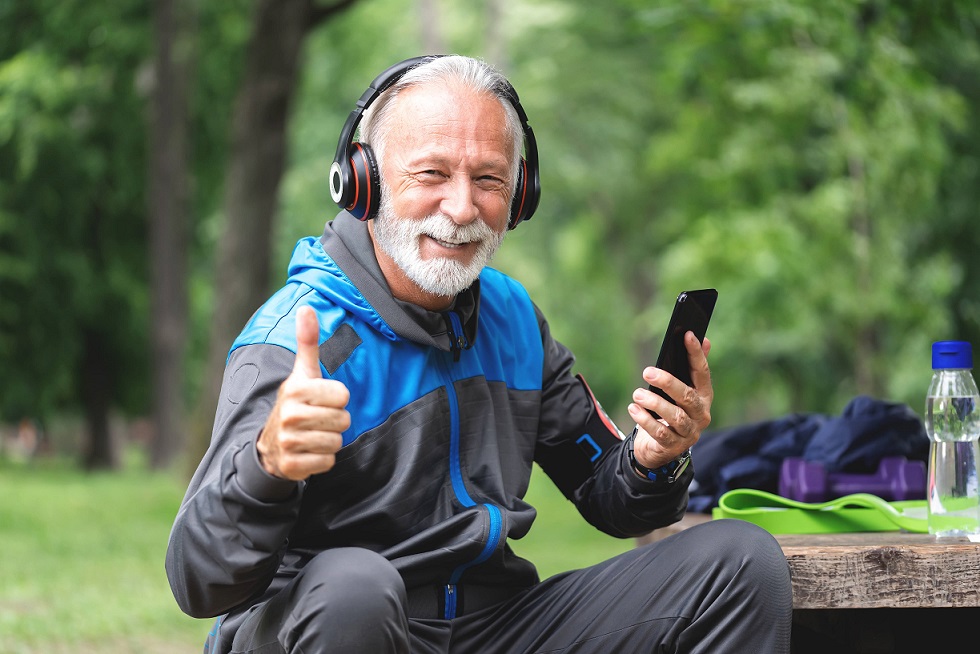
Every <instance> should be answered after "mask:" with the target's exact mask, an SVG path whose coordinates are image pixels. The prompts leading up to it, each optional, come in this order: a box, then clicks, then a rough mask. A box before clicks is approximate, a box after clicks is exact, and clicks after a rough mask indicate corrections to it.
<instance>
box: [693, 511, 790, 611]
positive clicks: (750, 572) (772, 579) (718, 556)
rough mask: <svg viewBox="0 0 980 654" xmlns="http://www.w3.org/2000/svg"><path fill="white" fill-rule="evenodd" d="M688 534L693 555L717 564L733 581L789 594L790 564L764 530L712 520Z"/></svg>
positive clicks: (741, 521) (740, 522)
mask: <svg viewBox="0 0 980 654" xmlns="http://www.w3.org/2000/svg"><path fill="white" fill-rule="evenodd" d="M690 531H691V532H692V533H691V534H690V535H689V536H690V537H691V538H690V541H691V542H689V543H687V546H688V547H690V548H692V550H693V551H692V555H693V556H695V557H700V558H701V559H702V560H704V561H714V562H716V563H717V565H719V566H721V567H723V568H724V569H726V570H728V572H729V573H730V575H731V576H732V578H733V580H741V583H744V584H747V585H750V586H753V585H759V586H762V587H765V588H767V589H768V591H769V592H774V593H777V594H778V593H780V592H781V591H782V593H783V594H784V595H789V594H790V588H791V586H790V576H789V565H788V564H787V563H786V557H785V556H784V555H783V551H782V548H781V547H780V546H779V543H778V542H777V541H776V539H775V538H774V537H773V536H772V534H770V533H769V532H767V531H766V530H764V529H762V528H761V527H759V526H757V525H754V524H752V523H749V522H745V521H744V520H712V521H709V522H706V523H704V524H703V525H699V526H698V527H697V528H696V529H692V530H690Z"/></svg>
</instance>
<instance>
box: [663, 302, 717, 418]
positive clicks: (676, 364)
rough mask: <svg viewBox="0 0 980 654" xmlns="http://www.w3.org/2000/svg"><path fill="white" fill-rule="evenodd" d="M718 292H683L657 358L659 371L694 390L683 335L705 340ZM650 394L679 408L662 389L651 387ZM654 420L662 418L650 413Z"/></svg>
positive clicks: (676, 304)
mask: <svg viewBox="0 0 980 654" xmlns="http://www.w3.org/2000/svg"><path fill="white" fill-rule="evenodd" d="M717 300H718V291H717V289H714V288H702V289H698V290H695V291H684V292H683V293H681V294H680V295H678V296H677V299H676V300H675V301H674V310H673V312H672V313H671V314H670V322H669V323H668V324H667V332H666V333H665V334H664V341H663V343H661V345H660V356H658V357H657V367H658V368H660V369H661V370H666V371H667V372H669V373H670V374H672V375H673V376H674V377H677V378H678V379H679V380H681V381H682V382H684V383H685V384H687V385H688V386H693V385H694V382H693V381H692V380H691V364H690V362H689V361H688V359H687V348H685V347H684V334H686V333H687V332H689V331H690V332H694V335H695V336H697V337H698V340H699V341H703V340H704V336H705V334H706V333H707V331H708V321H710V320H711V313H712V312H713V311H714V309H715V302H716V301H717ZM650 390H651V391H653V392H654V393H656V394H657V395H659V396H660V397H662V398H664V399H665V400H667V401H668V402H670V403H671V404H677V403H676V402H674V400H673V399H672V398H671V397H670V396H669V395H667V393H665V392H664V391H662V390H661V389H659V388H657V387H655V386H650ZM650 414H651V415H652V416H653V417H654V418H659V417H660V416H659V415H657V413H656V412H654V411H650Z"/></svg>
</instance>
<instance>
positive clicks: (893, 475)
mask: <svg viewBox="0 0 980 654" xmlns="http://www.w3.org/2000/svg"><path fill="white" fill-rule="evenodd" d="M852 493H871V494H872V495H877V496H878V497H880V498H882V499H884V500H888V501H894V500H921V499H924V498H925V496H926V464H925V463H924V462H922V461H909V460H908V459H906V458H905V457H904V456H893V457H886V458H884V459H882V460H881V463H879V464H878V471H877V472H875V473H874V474H870V475H862V474H853V473H847V472H827V471H826V470H825V469H824V467H823V464H821V463H818V462H816V461H806V460H805V459H801V458H798V457H790V458H787V459H784V460H783V465H782V467H781V468H780V470H779V494H780V495H782V496H783V497H788V498H790V499H791V500H796V501H798V502H826V501H827V500H832V499H834V498H837V497H841V496H844V495H850V494H852Z"/></svg>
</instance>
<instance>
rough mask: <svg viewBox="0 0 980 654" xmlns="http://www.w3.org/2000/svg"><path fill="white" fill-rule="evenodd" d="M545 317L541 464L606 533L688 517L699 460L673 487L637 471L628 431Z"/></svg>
mask: <svg viewBox="0 0 980 654" xmlns="http://www.w3.org/2000/svg"><path fill="white" fill-rule="evenodd" d="M538 321H539V324H540V327H541V338H542V341H543V344H544V370H543V377H542V399H541V402H542V408H541V423H540V426H539V436H538V442H537V446H536V448H535V461H536V462H537V463H538V464H539V465H540V466H541V468H542V469H543V470H544V471H545V473H547V474H548V476H549V477H550V478H551V479H552V481H554V482H555V484H556V485H557V486H558V488H559V489H561V491H562V493H563V494H564V495H565V497H567V498H568V499H569V500H571V501H572V502H573V503H574V504H575V506H576V508H577V509H578V511H579V513H581V514H582V516H583V517H584V518H585V519H586V520H587V521H588V522H589V523H590V524H592V525H593V526H595V527H596V528H597V529H599V530H600V531H602V532H605V533H607V534H610V535H612V536H616V537H619V538H627V537H636V536H640V535H643V534H646V533H649V532H650V531H652V530H654V529H659V528H660V527H665V526H667V525H669V524H673V523H675V522H677V521H678V520H680V519H681V518H682V517H683V516H684V512H685V511H686V509H687V501H688V487H689V486H690V483H691V481H692V480H693V478H694V469H693V464H692V465H689V466H688V468H687V470H685V471H684V473H683V474H682V475H681V476H680V477H679V478H678V480H677V481H676V482H675V483H674V484H671V485H670V486H668V487H666V488H659V489H658V488H657V487H656V486H655V485H654V484H653V482H650V481H647V480H646V479H643V478H642V477H640V476H639V475H637V474H636V473H634V472H633V471H632V469H631V466H630V463H629V459H628V458H627V453H626V447H625V441H624V439H623V435H622V433H621V432H620V431H619V429H618V428H617V427H616V426H615V425H614V424H613V423H612V422H611V421H610V420H609V418H608V416H607V415H606V414H605V412H604V411H603V409H602V407H601V405H600V404H599V402H598V401H596V399H595V397H594V396H593V395H592V391H591V390H590V389H589V387H588V385H587V384H586V383H585V380H584V378H582V377H581V376H577V375H575V374H573V372H572V367H573V365H574V363H575V357H574V355H573V354H572V353H571V352H570V351H569V350H568V348H566V347H565V346H563V345H562V344H561V343H559V342H558V341H556V340H555V339H554V338H553V337H552V336H551V331H550V329H549V327H548V323H547V321H546V320H545V319H544V317H543V316H542V315H541V313H540V311H538Z"/></svg>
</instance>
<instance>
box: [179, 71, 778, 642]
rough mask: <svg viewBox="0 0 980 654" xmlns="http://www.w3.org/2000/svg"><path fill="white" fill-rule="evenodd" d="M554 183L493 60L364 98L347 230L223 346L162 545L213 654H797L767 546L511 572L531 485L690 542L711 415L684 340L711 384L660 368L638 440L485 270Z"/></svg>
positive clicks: (702, 530)
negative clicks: (210, 415) (223, 358)
mask: <svg viewBox="0 0 980 654" xmlns="http://www.w3.org/2000/svg"><path fill="white" fill-rule="evenodd" d="M358 126H360V138H359V140H358V141H356V142H355V141H354V140H353V134H354V132H355V130H356V129H357V128H358ZM522 154H523V156H522ZM537 166H538V161H537V150H536V145H535V142H534V135H533V132H532V130H531V128H530V126H529V125H528V122H527V117H526V114H525V113H524V109H523V108H522V107H521V105H520V102H519V100H518V97H517V94H516V93H515V92H514V89H513V88H512V87H511V86H510V84H509V83H508V82H507V81H506V80H505V79H504V78H503V77H502V76H500V75H499V73H497V72H496V71H494V70H493V69H492V68H490V67H489V66H487V65H486V64H484V63H483V62H480V61H478V60H474V59H471V58H467V57H460V56H444V57H425V58H419V59H417V60H409V61H407V62H402V63H401V64H397V65H396V66H393V67H392V68H391V69H389V70H388V71H386V72H385V73H383V74H382V75H380V76H379V77H378V78H377V79H376V80H375V82H374V84H372V86H371V88H369V89H368V91H367V92H365V94H364V95H363V96H362V98H361V101H360V102H359V104H358V108H357V109H355V110H354V111H353V112H352V114H351V117H350V119H349V120H348V122H347V125H345V127H344V132H343V134H342V135H341V139H340V144H339V147H338V155H337V158H336V160H335V162H334V165H333V167H332V169H331V190H332V193H333V196H334V199H335V200H336V201H337V202H338V204H339V205H340V206H341V207H342V208H344V210H343V211H341V212H340V214H339V215H338V216H337V217H336V218H335V219H334V220H332V221H331V222H329V223H328V224H327V226H326V229H325V231H324V234H323V236H321V237H320V238H319V239H314V238H308V239H303V240H301V241H300V242H299V243H298V245H297V246H296V249H295V251H294V253H293V257H292V261H291V262H290V266H289V278H288V280H287V282H286V284H285V286H284V287H283V288H282V289H281V290H279V291H278V292H277V293H275V294H274V295H273V296H272V297H271V298H270V299H269V300H268V301H267V302H266V304H265V305H263V306H262V307H261V308H260V309H259V310H258V311H257V312H256V314H255V315H254V316H253V318H252V319H251V321H250V322H249V324H248V325H247V326H246V327H245V329H244V330H243V332H242V334H241V335H240V336H239V338H238V339H237V340H236V342H235V343H234V345H233V346H232V348H231V352H230V354H229V356H228V362H227V367H226V373H225V377H224V384H223V387H222V392H221V397H220V403H219V406H218V410H217V415H216V417H215V422H214V432H213V435H212V442H211V447H210V448H209V450H208V452H207V454H206V455H205V457H204V459H203V460H202V461H201V464H200V467H199V468H198V470H197V472H196V474H195V475H194V478H193V479H192V481H191V483H190V487H189V488H188V490H187V494H186V496H185V498H184V501H183V504H182V506H181V509H180V512H179V514H178V516H177V518H176V521H175V523H174V527H173V530H172V533H171V538H170V546H169V550H168V553H167V573H168V575H169V578H170V583H171V586H172V588H173V591H174V595H175V597H176V599H177V601H178V603H179V604H180V606H181V608H182V609H183V610H184V611H186V612H187V613H189V614H190V615H193V616H197V617H213V616H221V617H219V618H218V620H217V622H216V624H215V628H214V630H213V631H212V632H211V634H210V636H209V639H208V644H207V649H208V650H209V651H210V652H222V653H224V652H263V653H264V652H305V653H306V654H312V653H314V652H334V653H337V652H356V653H358V654H364V653H370V654H375V653H378V652H399V653H407V652H465V653H499V654H515V653H518V652H528V653H530V652H542V653H543V652H596V653H599V652H602V653H608V652H651V651H657V652H660V651H664V652H667V651H670V652H786V651H789V636H790V623H791V591H790V580H789V571H788V568H787V565H786V562H785V559H784V557H783V556H782V553H781V551H780V549H779V547H778V545H777V543H776V542H775V540H774V539H773V538H772V537H771V536H770V535H769V534H768V533H766V532H764V531H762V530H761V529H758V528H757V527H754V526H753V525H750V524H748V523H744V522H740V521H730V520H720V521H715V522H709V523H707V524H704V525H702V526H699V527H694V528H691V529H688V530H685V531H683V532H681V533H679V534H677V535H675V536H672V537H670V538H667V539H664V540H662V541H659V542H656V543H653V544H650V545H647V546H644V547H640V548H635V549H633V550H630V551H628V552H626V553H624V554H622V555H620V556H617V557H615V558H613V559H610V560H608V561H606V562H603V563H600V564H598V565H595V566H592V567H590V568H586V569H582V570H576V571H572V572H567V573H564V574H560V575H556V576H554V577H551V578H549V579H546V580H544V581H541V580H540V579H539V577H538V574H537V572H536V570H535V567H534V565H533V564H532V563H531V562H530V561H527V560H525V559H522V558H520V557H518V556H516V555H515V553H514V552H513V551H512V550H511V548H510V546H509V543H508V540H509V539H511V538H513V539H518V538H521V537H522V536H524V535H525V534H526V533H527V532H528V530H529V529H530V528H531V523H532V522H533V520H534V517H535V511H534V509H533V508H532V507H531V506H530V505H528V504H527V503H526V502H525V501H524V496H525V493H526V491H527V488H528V483H529V480H530V477H531V469H532V464H533V463H534V462H537V463H538V464H540V466H541V468H542V469H543V470H544V471H545V472H546V473H547V474H548V475H549V477H550V478H551V479H552V480H553V481H554V482H555V484H556V485H557V486H558V487H559V488H560V489H561V491H562V492H563V493H564V494H565V496H566V497H568V499H569V500H571V501H572V502H574V504H575V506H576V507H577V508H578V510H579V512H580V513H581V514H582V516H583V517H584V518H585V519H586V520H587V521H588V522H590V523H591V524H592V525H594V526H595V527H596V528H598V529H601V530H602V531H604V532H606V533H609V534H612V535H614V536H618V537H632V536H636V535H639V534H643V533H646V532H649V531H650V530H652V529H655V528H658V527H663V526H665V525H668V524H670V523H672V522H675V521H677V520H679V519H680V517H681V516H682V515H683V513H684V510H685V508H686V504H687V488H688V485H689V484H690V482H691V480H692V478H693V474H694V472H693V465H688V463H689V456H690V455H689V449H690V447H691V445H693V444H694V443H695V442H696V441H697V440H698V438H699V436H700V434H701V431H702V430H703V429H704V428H705V427H706V426H707V425H708V423H709V421H710V405H711V400H712V393H713V392H712V387H711V379H710V374H709V368H708V363H707V354H708V351H709V349H710V343H709V342H708V341H705V342H704V344H703V345H702V344H701V343H700V342H699V341H698V339H697V338H696V337H695V336H694V335H693V334H692V333H688V334H687V336H686V345H687V351H688V356H689V361H690V367H691V372H692V379H693V382H694V383H693V386H687V385H685V384H683V383H682V382H680V381H679V380H677V379H676V378H674V377H673V376H672V375H670V374H668V373H666V372H664V371H661V370H658V369H656V368H653V367H647V368H646V369H644V370H643V371H642V376H643V379H644V380H645V382H646V383H645V384H643V385H642V387H641V388H638V389H637V390H636V391H635V392H634V393H633V397H632V402H631V403H630V404H629V406H628V411H629V415H630V416H631V418H632V419H633V420H635V422H636V428H635V429H634V430H633V433H632V435H631V436H629V437H627V438H624V437H623V435H622V433H621V432H620V431H619V430H618V429H617V428H616V427H615V426H614V425H613V424H612V423H611V422H610V421H609V419H608V417H607V416H606V415H605V413H604V412H603V411H602V408H601V407H600V406H599V404H598V402H597V401H596V400H595V398H594V397H593V396H592V394H591V392H590V391H589V388H588V386H587V385H586V383H585V381H584V379H583V378H582V377H581V376H577V375H575V374H573V373H572V366H573V363H574V358H573V356H572V354H571V353H570V352H569V351H568V350H567V349H566V348H565V347H563V346H562V345H561V344H560V343H558V342H557V341H556V340H555V339H554V338H553V337H552V336H551V333H550V331H549V328H548V323H547V322H546V320H545V318H544V317H543V316H542V314H541V312H540V311H539V310H538V309H537V307H536V306H535V305H534V304H533V302H532V301H531V299H530V298H529V297H528V295H527V293H526V292H525V290H524V289H523V288H522V287H521V286H520V285H519V284H518V283H517V282H515V281H514V280H512V279H510V278H508V277H506V276H505V275H503V274H501V273H499V272H497V271H495V270H493V269H491V268H489V267H487V264H488V263H489V262H490V260H491V258H492V256H493V254H494V252H495V251H496V250H497V248H498V247H499V245H500V243H501V241H502V239H503V237H504V234H505V233H507V231H508V228H514V227H515V226H517V225H518V224H519V223H520V222H521V221H523V220H526V219H527V218H529V217H530V216H531V214H532V213H533V212H534V209H535V207H536V206H537V202H538V192H539V183H538V169H537ZM646 384H651V385H653V386H655V387H657V388H660V389H662V390H664V391H665V392H666V393H667V395H669V396H670V397H671V398H673V399H674V400H675V401H676V405H674V404H672V403H669V402H668V401H667V400H665V399H663V398H661V397H659V396H658V395H656V394H655V393H653V392H651V391H650V390H648V389H647V388H646ZM649 411H654V412H656V413H657V414H658V415H660V416H663V417H662V418H661V419H659V420H658V419H655V418H654V417H652V415H651V414H650V413H649ZM661 472H662V473H663V474H660V473H661Z"/></svg>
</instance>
